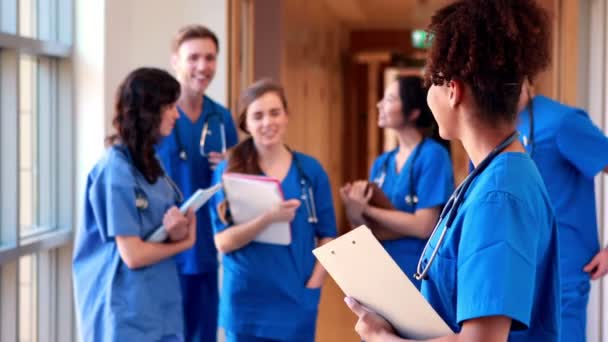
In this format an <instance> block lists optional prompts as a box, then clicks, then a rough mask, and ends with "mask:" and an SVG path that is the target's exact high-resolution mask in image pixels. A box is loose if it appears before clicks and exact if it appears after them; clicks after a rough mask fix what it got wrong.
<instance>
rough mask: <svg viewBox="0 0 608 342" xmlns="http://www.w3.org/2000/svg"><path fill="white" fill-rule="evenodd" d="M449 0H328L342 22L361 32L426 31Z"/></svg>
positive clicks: (327, 3)
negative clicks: (367, 30)
mask: <svg viewBox="0 0 608 342" xmlns="http://www.w3.org/2000/svg"><path fill="white" fill-rule="evenodd" d="M448 2H449V0H325V3H326V5H327V7H329V9H330V10H331V11H332V12H333V13H334V15H335V16H336V17H338V18H339V20H341V21H343V22H344V23H346V24H347V25H349V26H351V27H353V28H360V29H397V28H399V29H412V28H425V27H426V26H427V24H428V22H429V19H430V17H431V15H432V14H433V13H434V12H435V11H436V10H437V9H438V8H440V7H441V6H443V5H445V4H446V3H448Z"/></svg>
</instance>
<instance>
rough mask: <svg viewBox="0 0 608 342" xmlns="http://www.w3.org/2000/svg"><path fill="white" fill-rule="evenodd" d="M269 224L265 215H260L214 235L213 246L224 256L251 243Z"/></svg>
mask: <svg viewBox="0 0 608 342" xmlns="http://www.w3.org/2000/svg"><path fill="white" fill-rule="evenodd" d="M270 224H271V222H270V220H269V219H268V217H267V215H265V214H263V215H260V216H258V217H256V218H255V219H253V220H251V221H249V222H246V223H243V224H238V225H234V226H232V227H230V228H227V229H226V230H224V231H221V232H219V233H217V234H215V245H216V247H217V249H218V250H219V251H220V252H222V253H224V254H226V253H230V252H233V251H235V250H237V249H240V248H242V247H243V246H245V245H247V244H249V243H250V242H251V241H253V239H255V238H256V236H258V234H260V233H261V232H262V231H263V230H264V229H266V228H267V227H268V225H270Z"/></svg>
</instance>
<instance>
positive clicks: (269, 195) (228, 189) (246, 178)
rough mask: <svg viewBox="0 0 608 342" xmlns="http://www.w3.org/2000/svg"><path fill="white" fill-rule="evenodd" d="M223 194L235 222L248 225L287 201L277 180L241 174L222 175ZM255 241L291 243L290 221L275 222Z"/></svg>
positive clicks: (277, 243)
mask: <svg viewBox="0 0 608 342" xmlns="http://www.w3.org/2000/svg"><path fill="white" fill-rule="evenodd" d="M222 182H223V184H224V192H225V194H226V199H227V200H228V205H229V206H230V214H231V215H232V219H233V220H234V223H236V224H241V223H245V222H248V221H250V220H252V219H254V218H256V217H258V216H259V215H261V214H263V213H264V212H266V211H267V210H269V209H271V208H273V207H274V206H277V205H279V204H280V203H281V202H283V201H284V196H283V190H282V188H281V182H279V181H278V180H277V179H275V178H271V177H265V176H255V175H249V174H240V173H225V174H224V175H223V176H222ZM254 241H257V242H262V243H270V244H275V245H283V246H286V245H289V244H290V243H291V225H290V224H289V222H276V223H273V224H271V225H269V226H268V227H267V228H266V229H264V230H263V231H262V232H260V234H258V236H256V238H255V239H254Z"/></svg>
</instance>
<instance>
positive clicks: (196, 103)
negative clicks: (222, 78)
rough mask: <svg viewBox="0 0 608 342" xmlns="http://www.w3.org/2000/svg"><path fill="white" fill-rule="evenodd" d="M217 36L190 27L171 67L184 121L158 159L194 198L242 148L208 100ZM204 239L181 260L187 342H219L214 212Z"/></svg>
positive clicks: (223, 112) (201, 220) (226, 117)
mask: <svg viewBox="0 0 608 342" xmlns="http://www.w3.org/2000/svg"><path fill="white" fill-rule="evenodd" d="M218 52H219V43H218V39H217V37H216V35H215V34H214V33H213V32H212V31H210V30H209V29H208V28H206V27H203V26H200V25H190V26H185V27H183V28H182V29H180V30H179V32H178V33H177V35H176V36H175V38H174V40H173V50H172V55H171V65H172V67H173V69H174V71H175V74H176V76H177V79H178V81H179V82H180V84H181V91H182V92H181V95H180V97H179V100H178V101H177V108H178V110H179V114H180V116H179V119H178V120H177V122H176V124H175V129H174V130H173V132H172V134H171V135H170V136H169V137H167V138H165V139H163V141H162V142H161V144H160V146H159V148H158V154H159V157H160V159H161V161H162V163H163V166H164V167H165V169H166V170H167V173H168V174H169V176H170V177H171V178H172V179H174V180H175V182H176V183H177V185H178V186H179V188H180V190H181V191H182V192H183V193H184V196H185V197H186V198H188V197H189V196H190V195H192V194H193V193H194V192H195V191H196V190H198V189H201V188H207V187H209V185H210V184H211V175H212V172H213V171H212V168H213V167H215V165H217V163H218V162H219V161H221V160H222V159H223V158H224V153H225V151H226V149H227V148H229V147H231V146H233V145H235V144H236V143H237V140H238V137H237V133H236V128H235V127H234V122H233V120H232V116H231V114H230V112H229V111H228V110H227V109H226V108H225V107H224V106H222V105H220V104H219V103H217V102H215V101H214V100H213V99H211V98H210V97H208V96H207V95H205V91H206V90H207V87H208V86H209V84H210V83H211V81H212V80H213V77H214V75H215V71H216V67H217V55H218ZM196 218H197V223H198V224H197V229H198V239H197V241H196V244H195V245H194V247H192V248H191V249H189V250H187V251H185V252H184V253H181V254H179V255H178V256H177V258H176V260H177V265H178V268H179V273H180V281H181V286H182V294H183V305H184V321H185V337H186V341H202V342H208V341H215V340H216V334H217V310H218V276H217V272H218V271H217V269H218V262H217V259H218V257H217V250H216V249H215V245H214V244H213V233H212V231H211V221H210V219H209V210H208V208H207V207H206V206H204V207H203V208H201V209H200V210H199V211H198V212H197V213H196Z"/></svg>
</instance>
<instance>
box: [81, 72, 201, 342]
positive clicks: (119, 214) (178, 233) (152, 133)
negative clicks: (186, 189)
mask: <svg viewBox="0 0 608 342" xmlns="http://www.w3.org/2000/svg"><path fill="white" fill-rule="evenodd" d="M179 92H180V88H179V83H178V82H177V81H176V80H175V79H174V78H173V77H172V76H171V75H170V74H169V73H167V72H166V71H163V70H159V69H152V68H141V69H137V70H135V71H133V72H132V73H131V74H129V76H128V77H127V78H126V79H125V80H124V81H123V83H122V84H121V86H120V88H119V89H118V95H117V102H116V114H115V116H114V119H113V124H114V129H115V130H116V133H115V134H114V135H112V136H110V137H109V138H107V140H106V142H107V144H108V149H107V151H106V153H105V155H104V156H103V157H102V158H101V159H100V160H99V161H98V162H97V164H96V165H95V167H94V168H93V170H92V171H91V172H90V173H89V175H88V178H87V184H86V192H85V205H84V216H83V217H84V219H83V223H82V225H81V226H80V228H79V229H78V231H77V234H76V241H75V247H74V260H73V276H74V290H75V291H74V292H75V297H76V313H77V317H78V325H79V331H80V337H81V340H82V341H99V342H106V341H120V342H122V341H167V342H168V341H183V322H182V307H181V293H180V286H179V278H178V274H177V266H176V264H175V261H174V260H173V258H172V256H173V255H175V254H177V253H179V252H182V251H184V250H186V249H188V248H190V247H192V245H193V244H194V242H195V240H196V218H195V215H194V214H193V213H192V212H191V211H189V212H188V213H187V214H186V215H183V214H181V213H180V211H179V210H178V209H177V207H176V204H179V202H180V201H181V194H180V192H179V190H178V189H177V187H176V186H175V185H174V184H173V183H172V181H171V180H170V179H169V178H168V177H167V175H166V174H165V172H164V171H163V168H162V167H161V165H160V162H159V161H158V160H157V159H156V156H155V152H154V145H155V144H156V143H158V141H159V140H160V138H161V137H163V136H167V135H169V134H170V133H171V130H172V129H173V126H174V124H175V120H176V119H177V117H178V113H177V109H176V107H175V102H176V101H177V98H178V96H179ZM161 225H164V227H165V229H167V231H168V233H169V237H170V238H169V240H168V241H166V242H164V243H151V242H146V241H145V239H146V237H148V236H149V235H150V234H151V233H152V232H154V231H155V229H156V228H158V227H159V226H161Z"/></svg>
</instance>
